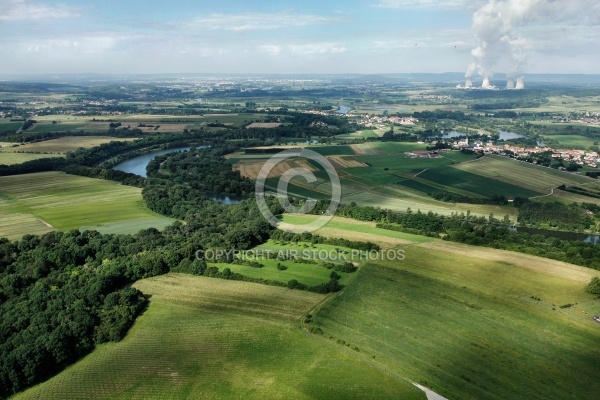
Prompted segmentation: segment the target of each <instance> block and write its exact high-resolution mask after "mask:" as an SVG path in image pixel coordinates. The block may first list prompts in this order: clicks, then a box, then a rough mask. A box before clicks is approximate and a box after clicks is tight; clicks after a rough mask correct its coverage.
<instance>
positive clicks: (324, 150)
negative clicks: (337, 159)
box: [306, 146, 355, 156]
mask: <svg viewBox="0 0 600 400" xmlns="http://www.w3.org/2000/svg"><path fill="white" fill-rule="evenodd" d="M306 148H307V149H308V150H312V151H315V152H317V153H319V154H321V155H322V156H336V155H337V156H353V155H354V154H355V153H354V150H353V149H352V147H351V146H310V147H306Z"/></svg>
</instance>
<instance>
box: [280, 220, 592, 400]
mask: <svg viewBox="0 0 600 400" xmlns="http://www.w3.org/2000/svg"><path fill="white" fill-rule="evenodd" d="M286 218H287V216H286ZM345 225H346V226H345V227H339V228H338V229H337V231H336V236H340V237H346V238H349V239H350V238H356V235H357V234H356V229H360V228H359V225H360V223H358V224H356V225H355V226H353V221H352V220H346V221H345ZM327 229H329V225H327V226H325V227H324V228H321V230H319V231H317V233H318V234H323V233H324V232H326V230H327ZM376 242H378V243H379V244H381V245H390V243H389V242H388V240H387V239H385V238H383V237H382V238H381V240H380V241H377V240H376ZM395 248H400V249H402V250H403V251H404V254H405V259H404V260H403V261H397V260H396V261H386V260H385V259H381V260H371V261H369V262H368V263H366V264H364V265H363V266H362V267H361V268H360V269H359V271H358V272H357V276H356V277H355V279H354V280H353V281H352V284H351V285H349V286H348V287H347V288H345V289H344V291H343V293H341V294H340V295H339V296H336V297H334V298H332V299H331V301H329V302H327V303H325V304H324V305H323V307H322V308H320V309H319V311H318V312H315V313H314V315H315V317H314V320H313V321H314V322H312V323H311V325H312V326H313V329H315V328H318V329H321V330H322V332H323V333H322V335H320V336H321V337H322V338H323V340H326V341H330V342H331V343H332V344H337V345H339V344H343V345H349V346H350V347H358V348H360V350H361V352H360V354H361V355H362V356H364V357H366V358H370V359H373V360H375V361H376V362H377V363H379V364H380V365H382V366H383V367H384V368H386V369H388V370H390V371H393V372H395V373H397V374H398V375H400V376H405V377H407V378H408V379H410V380H413V381H416V382H418V383H420V384H422V385H424V386H427V387H430V388H431V389H433V390H434V391H436V392H437V393H439V394H441V395H443V396H445V397H447V398H449V399H454V398H460V399H480V398H486V399H495V398H511V399H534V398H539V399H545V398H593V393H596V392H597V391H598V390H600V381H598V380H597V374H595V371H596V369H597V367H596V366H597V364H598V362H599V361H600V349H598V346H597V345H596V344H597V342H598V340H599V339H600V326H598V324H597V323H596V322H594V321H593V320H592V319H591V316H592V315H594V314H598V313H599V312H600V299H598V298H594V296H593V295H591V294H589V293H586V292H585V286H586V284H587V283H588V282H589V281H590V279H591V277H593V276H596V275H598V272H597V271H594V270H591V269H587V268H584V267H579V266H574V265H570V264H566V263H562V262H558V261H553V260H548V259H544V258H539V257H535V256H529V255H524V254H521V253H514V252H508V251H502V250H495V249H489V248H485V249H484V248H476V247H472V246H467V245H461V244H457V243H449V242H444V241H441V240H438V239H435V240H430V241H428V242H426V243H412V244H411V243H406V242H405V243H403V244H396V247H395ZM569 304H572V306H570V307H569V306H567V305H569ZM561 306H563V307H561ZM556 360H560V362H556Z"/></svg>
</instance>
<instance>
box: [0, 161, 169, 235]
mask: <svg viewBox="0 0 600 400" xmlns="http://www.w3.org/2000/svg"><path fill="white" fill-rule="evenodd" d="M141 201H142V199H141V189H138V188H133V187H130V186H123V185H119V184H117V183H114V182H110V181H104V180H100V179H91V178H85V177H80V176H73V175H67V174H64V173H60V172H42V173H36V174H26V175H15V176H6V177H0V213H1V214H2V215H3V218H2V221H0V236H5V235H6V236H8V235H10V236H9V237H11V238H15V239H16V238H19V237H20V236H22V235H24V234H27V233H42V232H43V231H47V230H48V227H50V228H55V229H58V230H69V229H78V228H81V227H83V226H97V225H106V226H108V225H109V224H113V223H118V222H125V221H140V222H142V221H144V220H148V219H153V220H154V222H156V223H158V224H160V226H164V224H165V223H167V222H168V221H172V220H171V219H169V218H164V217H161V216H157V215H156V214H154V213H152V212H150V211H148V210H146V209H144V208H143V207H142V205H141ZM15 218H17V220H18V219H23V221H27V224H23V225H21V229H19V228H18V226H19V225H17V224H15V222H14V221H15ZM34 221H41V222H38V223H35V226H37V227H38V228H39V229H38V230H35V231H33V232H32V231H30V230H29V225H28V224H31V223H33V222H34ZM135 228H136V225H135V224H133V225H131V226H130V229H135ZM140 229H141V228H140ZM123 230H124V229H123V227H120V229H119V231H121V232H123ZM136 231H137V230H134V231H132V230H129V231H128V232H127V233H135V232H136Z"/></svg>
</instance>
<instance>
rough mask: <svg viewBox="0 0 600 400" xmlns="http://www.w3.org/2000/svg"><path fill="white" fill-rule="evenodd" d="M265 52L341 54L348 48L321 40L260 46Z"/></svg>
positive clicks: (273, 54)
mask: <svg viewBox="0 0 600 400" xmlns="http://www.w3.org/2000/svg"><path fill="white" fill-rule="evenodd" d="M258 48H259V50H261V51H262V52H264V53H267V54H269V55H271V56H277V55H280V54H293V55H300V56H311V55H319V54H341V53H345V52H346V51H347V50H348V49H347V48H346V47H344V46H343V45H341V44H339V43H333V42H320V43H307V44H291V45H283V46H282V45H273V44H265V45H261V46H259V47H258Z"/></svg>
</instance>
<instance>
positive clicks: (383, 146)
mask: <svg viewBox="0 0 600 400" xmlns="http://www.w3.org/2000/svg"><path fill="white" fill-rule="evenodd" d="M425 147H426V145H425V144H422V143H409V142H402V143H401V142H369V143H362V144H359V145H357V146H356V148H357V149H358V151H357V154H360V153H364V154H365V155H371V156H373V155H386V154H403V153H406V152H409V151H413V150H425Z"/></svg>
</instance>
